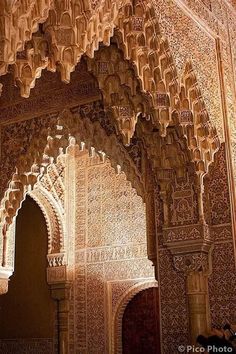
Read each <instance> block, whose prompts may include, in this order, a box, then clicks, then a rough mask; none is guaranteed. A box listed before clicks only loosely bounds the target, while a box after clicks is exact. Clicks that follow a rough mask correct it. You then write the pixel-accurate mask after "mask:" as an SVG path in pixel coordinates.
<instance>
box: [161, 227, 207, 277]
mask: <svg viewBox="0 0 236 354" xmlns="http://www.w3.org/2000/svg"><path fill="white" fill-rule="evenodd" d="M163 238H164V245H165V246H166V247H167V248H168V249H169V250H170V252H171V254H172V255H173V262H174V267H175V269H176V270H177V271H180V272H184V273H185V275H188V274H189V273H191V272H199V271H203V272H205V273H206V274H209V273H210V271H211V251H212V248H213V241H212V239H211V237H210V229H209V226H208V225H207V224H204V223H203V224H201V223H199V224H192V225H186V226H178V227H171V228H164V229H163Z"/></svg>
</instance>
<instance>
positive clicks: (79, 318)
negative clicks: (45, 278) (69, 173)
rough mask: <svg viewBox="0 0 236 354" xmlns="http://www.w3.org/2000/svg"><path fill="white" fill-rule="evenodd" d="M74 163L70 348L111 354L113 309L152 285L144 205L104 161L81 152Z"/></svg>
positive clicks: (151, 268)
mask: <svg viewBox="0 0 236 354" xmlns="http://www.w3.org/2000/svg"><path fill="white" fill-rule="evenodd" d="M71 163H73V162H72V161H71ZM74 163H75V166H76V168H75V171H76V172H75V195H74V198H72V200H71V204H72V205H73V203H74V205H75V206H76V208H75V220H74V222H75V235H74V237H75V240H74V242H73V245H74V250H72V249H71V252H74V262H75V263H74V266H73V270H74V278H73V279H74V285H73V297H72V299H73V300H72V302H71V314H70V319H71V327H70V333H71V334H70V338H71V339H72V338H73V339H74V341H73V342H72V343H71V346H70V348H71V352H73V350H75V351H76V352H78V353H84V354H85V353H88V352H89V353H91V354H92V353H94V354H95V353H98V352H99V353H113V352H114V349H112V348H113V347H112V346H113V345H114V333H112V331H111V328H114V326H115V325H114V321H115V319H114V316H115V311H116V307H117V304H118V303H119V302H120V301H121V299H122V297H123V296H124V294H125V293H127V292H128V291H129V289H131V288H132V287H133V286H134V285H136V286H137V287H139V284H140V286H142V284H144V282H147V280H148V281H149V283H150V279H153V280H151V284H153V281H154V269H153V267H152V264H151V262H150V261H148V260H147V245H146V226H145V209H144V204H143V202H142V199H141V198H140V197H138V196H137V195H136V192H135V190H134V189H132V187H131V185H130V183H129V182H128V181H127V179H126V177H125V175H124V174H123V173H121V174H118V175H117V174H116V172H115V170H114V169H113V168H112V167H111V165H110V162H109V161H105V162H102V161H101V159H99V157H98V156H97V155H95V156H94V157H88V155H87V152H84V153H81V152H80V153H79V155H78V156H76V155H75V161H74ZM70 207H71V206H70ZM145 279H147V280H145ZM73 333H74V335H73ZM116 335H117V333H116ZM120 335H121V334H120ZM112 338H113V339H112ZM116 339H117V338H116ZM112 343H113V344H112Z"/></svg>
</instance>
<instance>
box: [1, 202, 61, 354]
mask: <svg viewBox="0 0 236 354" xmlns="http://www.w3.org/2000/svg"><path fill="white" fill-rule="evenodd" d="M47 238H48V236H47V228H46V223H45V220H44V216H43V214H42V212H41V210H40V208H39V207H38V205H37V204H36V203H35V202H34V201H33V200H32V199H31V198H30V197H27V198H26V200H25V201H24V203H23V205H22V208H21V209H20V210H19V214H18V216H17V220H16V255H15V272H14V274H13V276H12V277H11V280H10V283H9V291H8V293H7V294H6V295H3V296H1V297H0V353H4V354H7V353H8V352H9V353H13V352H14V353H21V352H22V350H23V348H24V349H25V350H29V347H32V346H35V353H36V352H37V353H41V350H40V347H41V346H44V353H45V348H47V347H48V348H49V347H50V348H51V349H52V338H53V331H54V328H53V326H54V324H53V323H54V321H53V319H54V313H55V312H54V302H53V300H52V299H51V297H50V290H49V287H48V285H47V281H46V267H47V259H46V255H47ZM3 339H4V340H3ZM6 339H7V340H10V341H5V340H6ZM32 339H34V341H32ZM17 348H18V349H17ZM19 348H21V349H20V351H19ZM27 348H28V349H27ZM51 349H49V350H51ZM17 350H18V351H17ZM30 350H31V349H30ZM32 350H33V348H32ZM32 352H34V350H33V351H32ZM49 352H50V351H48V353H49ZM27 353H28V351H27ZM30 353H31V351H30ZM45 354H46V353H45Z"/></svg>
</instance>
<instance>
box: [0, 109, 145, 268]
mask: <svg viewBox="0 0 236 354" xmlns="http://www.w3.org/2000/svg"><path fill="white" fill-rule="evenodd" d="M44 133H45V134H44V135H43V136H41V137H38V138H35V139H33V140H32V142H31V145H30V147H29V149H28V152H27V154H26V155H22V156H21V157H20V158H19V160H18V164H17V166H16V173H14V175H13V177H12V180H11V182H10V183H9V186H8V189H7V191H6V192H5V195H4V198H3V200H2V203H1V209H0V212H1V214H0V215H1V225H2V229H3V250H2V255H1V257H2V260H1V265H2V267H3V268H4V267H5V268H11V269H12V268H13V267H12V259H11V257H12V256H11V255H9V254H8V252H7V242H8V237H9V229H10V225H11V224H12V222H13V221H14V218H15V216H16V214H17V211H18V210H19V208H20V207H21V203H22V201H23V200H24V198H25V196H26V194H27V193H29V194H30V195H31V196H32V197H33V198H34V199H36V200H37V203H38V204H39V205H40V206H41V207H42V211H43V212H44V213H46V212H47V214H49V211H50V213H51V214H52V216H53V217H54V219H53V218H52V219H50V217H49V216H48V217H47V219H46V220H50V222H52V220H55V223H54V225H51V226H50V227H49V230H53V229H56V230H57V231H56V234H58V238H56V240H55V242H53V235H51V236H50V239H49V251H50V254H57V253H58V254H60V255H61V254H63V253H64V237H65V235H64V231H63V215H62V213H61V211H60V208H59V207H58V205H56V202H55V201H53V198H52V197H50V193H48V192H47V191H46V190H43V189H42V188H41V187H40V180H41V179H42V177H43V176H44V175H45V174H47V171H48V168H49V167H50V166H51V164H53V163H56V161H57V158H58V157H60V155H63V154H64V153H67V152H69V149H71V148H74V147H75V146H76V147H77V148H78V149H81V150H83V149H84V148H86V149H87V150H91V149H92V151H93V149H95V150H96V151H97V152H98V153H99V154H100V156H101V158H102V159H103V158H105V154H107V156H108V157H109V159H110V161H111V165H112V167H113V168H116V169H117V166H118V167H119V168H118V169H120V170H121V171H123V172H124V173H125V174H126V176H127V179H128V180H129V181H130V182H131V185H132V187H133V188H135V189H136V190H137V193H138V194H139V195H140V196H142V197H144V186H143V182H142V178H141V175H140V173H139V171H138V170H137V167H136V165H135V164H134V163H133V161H132V159H131V158H130V157H129V155H128V154H127V151H126V150H125V148H124V147H123V146H122V145H120V144H118V142H117V139H116V137H115V135H114V134H112V135H111V136H107V135H106V133H105V131H104V129H103V128H102V127H101V126H100V124H99V123H98V122H94V123H91V121H90V120H89V119H88V118H83V119H81V117H80V115H79V114H78V113H73V114H72V113H71V112H70V111H69V110H65V111H63V112H62V114H61V115H60V116H59V118H58V122H57V124H56V126H52V127H51V128H50V130H49V132H48V135H46V131H45V132H44ZM45 140H46V143H45ZM44 143H45V144H44ZM43 146H44V148H43ZM35 186H36V188H35ZM53 244H55V245H56V246H55V245H54V246H53ZM60 257H61V256H60ZM54 259H55V257H54ZM62 262H64V259H63V257H62V258H60V259H58V264H57V265H61V263H62ZM49 263H50V257H49Z"/></svg>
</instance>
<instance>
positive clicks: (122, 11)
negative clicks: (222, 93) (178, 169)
mask: <svg viewBox="0 0 236 354" xmlns="http://www.w3.org/2000/svg"><path fill="white" fill-rule="evenodd" d="M28 2H29V3H31V7H30V10H29V11H28V13H27V15H26V14H25V13H24V11H25V8H24V7H23V6H20V5H18V9H17V11H18V12H17V15H18V16H19V17H20V18H21V16H22V18H23V16H24V15H26V17H28V25H26V27H27V26H29V25H30V28H24V29H25V31H19V29H18V28H17V26H16V28H15V32H16V34H17V35H16V36H12V37H10V38H11V41H12V43H11V46H10V43H8V41H7V39H6V36H3V41H2V43H1V44H2V46H3V49H5V50H3V51H2V52H3V54H4V55H3V57H4V58H3V59H4V60H3V64H2V67H3V68H5V69H4V70H5V71H6V67H7V65H8V64H9V63H15V64H14V65H15V69H14V72H15V74H14V75H15V78H16V80H17V81H18V83H19V85H20V88H21V93H22V96H24V97H28V96H29V94H30V88H31V87H33V86H34V84H35V79H36V78H37V77H39V76H40V75H41V70H42V69H44V68H47V69H48V70H51V71H55V70H56V69H57V68H58V69H59V71H60V72H61V77H62V80H63V81H65V82H68V81H69V80H70V74H71V72H72V71H73V70H74V69H75V66H76V64H77V63H78V62H79V61H80V59H81V56H82V55H83V54H86V55H87V56H88V57H90V58H94V54H95V52H96V51H97V50H98V49H99V43H100V42H102V43H103V44H104V45H106V46H109V45H110V39H111V38H112V37H113V36H114V33H115V32H116V35H115V36H116V38H117V43H118V45H119V47H120V48H121V49H122V51H123V53H124V56H125V59H127V60H129V61H130V62H131V63H133V64H134V67H135V72H136V76H137V79H138V80H139V82H140V85H141V88H142V91H143V92H144V93H145V94H146V95H147V96H148V99H149V101H150V104H151V112H150V113H151V117H152V121H153V124H154V126H157V127H158V129H160V134H161V136H165V135H166V129H167V127H168V126H171V125H176V126H177V127H178V129H179V130H181V133H182V134H183V135H184V136H185V137H186V140H187V145H188V148H189V150H190V152H191V158H192V161H194V162H195V165H196V171H197V172H198V173H199V174H205V173H207V171H208V168H209V165H210V163H211V162H212V161H213V157H214V153H215V152H216V151H217V150H218V148H219V139H218V137H217V134H216V129H215V128H214V127H213V126H212V124H211V123H210V120H209V116H208V113H207V110H206V107H205V104H204V101H203V98H202V95H201V92H200V89H199V86H198V84H197V79H196V75H195V74H194V71H193V67H192V65H191V63H190V62H188V63H186V67H185V71H184V73H183V77H182V78H180V79H179V78H178V77H177V71H176V68H175V65H174V61H173V58H172V55H171V51H170V48H169V45H168V41H167V39H166V38H165V37H163V35H162V34H161V33H160V28H159V24H158V20H157V14H156V11H155V9H154V7H153V6H152V5H151V4H150V3H149V2H147V1H134V0H126V1H110V0H106V1H95V2H94V1H82V0H78V1H76V2H73V3H72V2H70V1H67V0H62V1H59V2H58V0H54V1H52V2H49V1H46V0H41V4H40V5H41V6H39V7H38V8H37V7H36V5H35V1H33V0H31V1H30V0H28ZM14 6H16V5H13V8H12V9H10V8H9V6H7V4H4V7H5V9H6V13H10V14H12V16H10V17H8V18H7V21H8V22H9V31H11V29H10V28H11V27H10V25H12V26H13V28H14V25H15V23H14V21H13V19H14V18H15V17H16V16H15V15H14V13H15V12H14V11H16V9H15V8H14ZM39 9H41V13H39ZM14 16H15V17H14ZM104 19H105V20H104ZM8 22H6V23H7V24H8ZM41 22H43V25H42V26H41V27H42V28H41V27H40V30H39V31H38V32H37V33H35V34H34V35H33V36H32V33H33V32H35V31H36V30H37V29H38V23H41ZM16 23H17V21H16ZM23 27H24V26H23ZM31 36H32V40H31V42H30V43H28V44H27V43H26V47H25V49H24V50H23V51H22V52H19V54H18V56H17V55H16V53H17V51H19V50H22V49H23V45H24V43H25V42H26V41H27V39H29V38H31ZM18 37H19V38H18ZM16 38H17V39H18V42H17V41H16ZM13 42H14V43H15V45H14V43H13ZM16 43H18V44H19V43H21V46H19V45H18V47H17V46H16ZM10 48H14V49H13V51H12V49H10ZM8 51H10V52H11V55H9V54H8V55H7V52H8ZM4 70H3V73H4V72H5V71H4ZM101 89H102V91H103V93H104V94H105V93H106V89H104V88H101ZM134 113H135V114H132V115H131V117H130V121H131V122H129V124H130V125H131V127H130V133H129V135H130V136H132V134H133V132H134V128H135V124H136V121H137V112H136V111H135V112H134ZM142 113H146V112H142Z"/></svg>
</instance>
